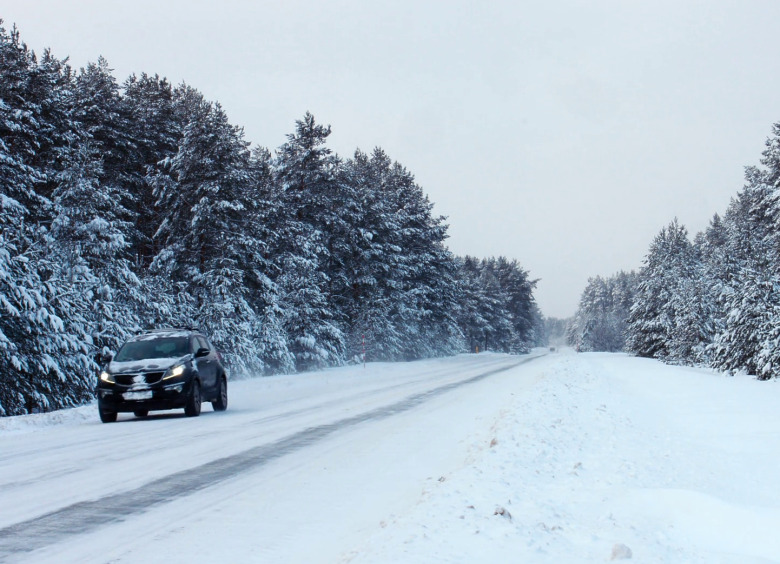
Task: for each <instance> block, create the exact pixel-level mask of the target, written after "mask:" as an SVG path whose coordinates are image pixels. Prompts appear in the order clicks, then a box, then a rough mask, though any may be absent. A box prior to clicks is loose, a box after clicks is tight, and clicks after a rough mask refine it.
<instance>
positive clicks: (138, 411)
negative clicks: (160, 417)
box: [133, 409, 149, 417]
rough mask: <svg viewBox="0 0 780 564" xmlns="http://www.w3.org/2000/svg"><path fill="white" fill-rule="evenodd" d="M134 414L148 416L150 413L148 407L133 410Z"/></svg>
mask: <svg viewBox="0 0 780 564" xmlns="http://www.w3.org/2000/svg"><path fill="white" fill-rule="evenodd" d="M133 415H135V416H136V417H146V416H147V415H149V410H148V409H136V410H135V411H133Z"/></svg>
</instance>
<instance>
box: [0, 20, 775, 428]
mask: <svg viewBox="0 0 780 564" xmlns="http://www.w3.org/2000/svg"><path fill="white" fill-rule="evenodd" d="M291 125H293V126H294V127H293V131H292V133H290V134H289V135H288V136H287V139H286V140H283V143H282V144H281V146H279V147H277V148H276V149H274V150H269V149H266V148H263V147H259V146H257V147H253V146H251V145H250V143H249V142H248V141H247V140H246V139H245V138H244V134H243V130H242V128H241V127H239V126H237V125H234V124H232V123H230V121H229V120H228V117H227V115H226V113H225V111H224V110H223V109H222V108H221V107H220V105H219V104H218V103H215V102H211V101H209V100H206V99H205V98H204V97H203V95H202V94H201V93H200V92H199V91H198V90H197V89H195V88H193V87H191V86H189V85H186V84H181V85H179V86H173V85H171V84H170V83H169V82H168V81H167V80H166V79H165V78H162V77H159V76H157V75H147V74H142V75H141V76H135V75H133V76H130V77H129V78H127V79H126V80H124V82H119V81H118V80H117V79H116V78H115V77H114V76H113V74H112V70H111V69H110V68H109V64H108V62H107V61H105V60H104V59H102V58H98V59H97V62H95V63H90V64H88V65H87V66H86V67H85V68H81V69H79V70H78V71H77V70H75V69H73V68H71V67H70V65H69V64H68V62H67V60H62V59H58V58H56V57H55V56H54V55H53V54H52V53H51V52H50V51H48V50H47V51H43V52H42V53H41V54H40V55H38V54H36V53H35V52H34V51H33V50H32V49H30V48H28V47H27V46H26V45H25V44H24V42H23V41H22V39H21V38H20V35H19V32H18V31H17V30H16V29H15V28H14V29H11V30H7V29H4V28H0V416H9V415H17V414H24V413H33V412H40V411H49V410H53V409H57V408H61V407H67V406H73V405H78V404H80V403H84V402H87V401H90V400H92V399H93V397H94V396H93V393H94V385H95V374H96V370H97V368H98V367H97V365H96V364H95V361H94V355H95V353H96V352H100V351H116V350H117V348H118V347H119V346H120V345H121V343H122V342H123V340H124V339H125V338H126V337H127V336H128V335H131V334H133V333H134V332H137V331H138V330H141V329H144V328H151V327H183V326H194V327H198V328H200V329H201V330H203V331H204V332H205V333H206V334H208V335H209V336H210V337H211V339H212V341H213V342H214V344H215V345H216V347H217V348H218V349H219V350H220V351H221V352H222V354H223V357H224V358H225V361H226V364H227V366H228V368H229V370H230V373H231V376H234V377H236V376H241V375H261V374H274V373H291V372H296V371H302V370H311V369H317V368H323V367H328V366H334V365H340V364H344V363H348V362H358V361H359V360H360V359H362V355H363V353H364V352H365V355H366V357H367V358H368V359H369V360H382V361H395V360H412V359H419V358H425V357H433V356H441V355H451V354H455V353H459V352H467V351H470V350H471V351H474V350H476V349H477V347H479V349H480V350H484V349H488V350H495V351H503V352H510V353H523V352H526V351H528V350H529V348H530V347H532V346H534V345H536V344H539V343H542V342H543V340H544V324H543V322H542V316H541V314H540V312H539V310H538V307H537V305H536V302H535V300H534V295H533V292H534V288H535V284H536V281H535V280H533V279H531V278H530V277H529V273H528V272H527V271H526V270H524V269H523V268H522V267H521V266H520V265H519V264H518V262H517V261H516V260H508V259H505V258H501V257H499V258H484V259H483V258H474V257H458V256H454V255H453V254H452V253H451V252H450V251H449V250H448V248H447V246H446V245H445V241H446V239H447V229H448V226H447V224H446V223H445V218H444V217H439V216H436V215H435V214H434V213H433V204H432V203H431V202H430V201H429V200H428V198H427V196H426V195H425V193H424V191H423V189H422V187H420V186H419V185H418V184H416V182H415V179H414V176H413V174H412V173H411V172H410V171H408V170H407V169H406V168H404V166H403V165H401V164H399V163H398V162H395V161H394V160H393V159H392V158H391V157H390V156H389V155H387V154H386V153H385V152H384V151H383V150H382V149H380V148H376V149H374V150H372V151H371V152H369V153H364V152H361V151H360V150H358V151H356V152H355V153H354V154H353V155H352V156H351V157H349V158H344V157H341V156H339V155H336V154H335V153H334V152H333V151H331V150H330V149H329V148H328V146H327V141H328V136H329V134H330V131H331V130H330V127H329V126H324V125H322V124H320V123H318V122H317V121H315V119H314V117H313V116H312V115H310V114H309V113H306V114H305V115H303V117H302V118H301V119H300V120H299V121H297V122H295V123H294V124H291ZM280 141H282V140H280ZM756 175H757V176H756V179H757V180H758V177H759V176H760V175H759V174H758V172H756ZM775 182H777V177H775ZM775 186H776V184H775ZM751 194H753V192H751ZM761 194H765V193H764V192H761ZM765 195H766V197H767V198H769V196H770V194H769V193H768V192H767V193H766V194H765ZM758 196H759V193H758V192H756V197H758ZM752 201H753V200H751V201H750V202H748V201H745V202H744V203H741V204H739V205H736V204H735V210H734V212H733V213H732V215H734V214H736V213H738V212H739V213H742V212H743V211H744V212H745V213H752V212H751V211H750V210H751V209H752V208H750V205H752ZM751 217H753V216H751ZM754 220H755V221H756V222H759V221H761V222H770V223H762V225H764V224H765V225H766V228H767V230H768V232H769V233H771V231H772V230H771V219H770V218H769V216H766V217H765V216H761V217H759V216H758V215H756V216H755V219H754ZM733 221H734V218H733V217H731V216H727V218H726V220H724V221H723V222H719V223H718V224H717V225H713V227H712V232H711V233H708V234H707V235H706V236H703V238H702V241H701V243H700V245H701V246H702V249H701V250H698V247H696V248H694V247H691V245H690V244H688V246H687V247H685V250H684V251H683V250H680V251H679V252H685V253H689V254H690V255H691V256H696V257H699V258H698V259H697V260H698V262H697V263H696V264H697V265H700V266H696V267H695V268H694V267H693V266H690V265H687V266H684V267H683V266H681V267H680V272H681V273H682V272H683V271H684V272H685V273H689V274H686V275H687V276H689V277H690V280H689V281H688V282H686V281H685V280H688V279H685V280H682V279H681V281H680V287H681V288H684V290H685V291H686V292H702V293H705V290H706V291H709V290H711V289H713V288H705V287H704V285H703V284H697V283H696V281H697V280H703V279H699V278H695V277H694V274H697V275H698V274H699V273H700V272H702V273H706V274H707V276H713V277H716V276H726V274H727V273H732V272H736V270H735V269H739V268H740V267H744V268H743V271H744V272H751V273H754V274H752V275H751V276H752V278H750V281H749V284H751V286H750V288H751V292H752V293H751V294H750V296H751V297H750V300H751V301H750V302H749V303H750V304H751V305H753V306H756V307H759V306H762V307H764V308H771V307H777V305H776V304H777V300H776V299H775V301H774V302H772V301H771V299H772V298H776V297H777V296H778V291H777V290H776V289H773V288H774V287H773V286H771V284H772V280H774V278H772V277H771V275H770V274H769V271H768V270H765V271H758V270H755V269H756V268H758V265H757V264H754V263H750V267H748V264H744V265H743V263H742V262H735V263H734V264H731V263H728V264H726V263H720V262H717V260H716V259H717V257H723V256H727V257H728V258H729V260H734V261H738V259H739V260H741V258H742V257H743V256H744V257H747V256H753V255H751V254H750V253H751V251H750V248H748V247H744V248H741V250H742V251H743V252H744V254H743V255H735V254H734V251H733V250H732V249H731V247H730V245H732V244H735V243H734V242H733V241H731V240H730V239H729V233H728V229H730V228H731V225H732V223H733ZM751 221H753V219H751ZM675 229H678V228H677V227H675ZM740 241H742V240H740ZM660 244H661V243H659V245H660ZM747 244H748V243H747V242H746V241H745V242H744V245H747ZM750 244H762V245H767V246H771V245H772V242H771V241H769V240H766V241H765V240H761V241H759V240H758V239H751V240H750ZM775 248H776V245H775ZM705 251H706V252H705ZM676 252H678V250H677V249H676V247H675V249H674V250H673V251H672V250H669V251H664V258H663V260H673V259H674V260H677V259H678V258H679V259H680V260H685V257H687V256H688V255H687V254H686V255H685V256H683V255H680V256H679V257H677V255H674V254H672V253H676ZM697 253H698V254H697ZM767 258H769V257H767ZM659 260H660V259H659ZM771 264H775V263H771ZM765 266H767V268H768V267H769V263H767V265H765ZM648 268H649V267H648ZM659 268H661V267H659ZM749 268H752V269H753V270H750V269H749ZM696 269H698V270H696ZM689 271H690V272H689ZM675 272H677V271H675ZM740 272H741V271H740ZM761 272H765V273H766V275H765V276H764V275H762V274H761ZM652 273H653V271H650V270H649V269H648V271H647V273H646V274H643V275H642V276H641V279H642V282H641V285H640V288H643V289H642V290H641V291H643V292H647V293H648V295H649V293H651V292H653V291H655V290H653V288H654V286H652V285H651V283H650V282H649V281H648V277H649V276H651V275H652ZM746 283H748V282H747V281H746ZM767 284H769V286H768V285H767ZM728 287H729V286H728V284H726V283H724V290H723V292H721V293H720V294H718V296H712V298H711V299H710V295H709V294H707V299H708V300H710V301H706V302H702V307H713V308H715V306H716V304H720V303H721V302H720V301H718V300H721V301H722V300H729V299H732V301H733V300H735V299H736V297H734V296H736V294H728V292H727V291H726V288H728ZM684 301H685V302H686V303H689V302H688V301H687V299H685V300H684ZM669 307H677V306H673V305H671V304H670V305H669ZM720 311H725V310H723V309H721V310H720ZM729 311H730V310H729ZM763 311H764V312H765V313H768V311H769V310H766V309H765V310H763ZM675 312H677V310H675ZM697 313H701V312H699V311H687V310H686V311H685V312H683V311H682V310H680V312H679V315H688V316H691V315H696V314H697ZM658 315H661V313H659V314H658ZM663 315H667V313H663ZM715 319H716V320H717V322H718V323H720V324H721V325H722V326H723V327H732V326H737V325H739V324H740V323H741V322H742V320H743V318H742V317H734V316H732V315H722V316H721V317H716V318H715ZM631 323H632V324H633V325H632V326H636V327H639V325H638V324H639V322H638V321H634V320H632V321H631ZM649 323H651V321H649V320H648V321H647V324H649ZM713 330H714V326H712V327H711V326H710V325H707V324H703V325H701V326H698V325H697V326H696V328H695V331H693V332H691V334H690V335H688V334H686V335H684V336H683V335H681V336H680V338H685V339H688V340H686V341H685V343H687V344H686V345H685V347H687V348H684V351H689V352H690V353H691V354H699V353H700V351H704V349H702V347H701V346H700V345H701V343H702V342H703V341H701V339H705V338H706V337H707V336H708V335H711V334H712V332H711V331H713ZM738 334H739V333H738V332H733V335H734V336H733V339H737V338H738ZM775 334H778V331H777V330H775ZM697 339H699V340H697ZM632 343H636V344H635V345H634V346H636V347H637V349H638V350H639V352H642V353H645V352H648V351H649V352H651V353H652V354H655V353H656V352H658V353H659V354H660V352H659V351H662V352H663V354H668V355H671V354H678V353H680V351H683V349H680V348H679V347H677V345H675V346H674V347H673V346H671V345H665V346H664V347H663V348H662V349H661V348H658V346H660V345H655V344H654V343H655V341H652V342H651V341H650V340H649V339H640V338H639V333H637V336H636V337H634V338H633V340H632ZM733 344H736V341H735V342H734V343H733ZM754 344H755V349H756V350H763V349H761V347H763V346H764V343H763V342H762V343H759V342H756V343H754ZM731 345H732V341H728V342H727V341H726V340H723V341H722V342H721V343H720V345H719V346H720V347H721V348H720V349H718V351H720V350H721V349H723V350H726V349H725V348H728V347H729V346H731ZM653 347H655V348H653ZM724 347H725V348H724ZM684 351H683V352H684ZM702 354H704V353H703V352H702ZM713 357H714V358H719V359H720V358H723V359H724V360H723V362H726V360H725V359H726V358H729V359H730V357H729V356H728V355H726V354H724V353H721V352H716V353H714V354H713ZM757 362H764V363H765V362H766V361H765V360H761V361H757ZM762 366H763V364H762Z"/></svg>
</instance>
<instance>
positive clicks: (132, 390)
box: [97, 329, 228, 423]
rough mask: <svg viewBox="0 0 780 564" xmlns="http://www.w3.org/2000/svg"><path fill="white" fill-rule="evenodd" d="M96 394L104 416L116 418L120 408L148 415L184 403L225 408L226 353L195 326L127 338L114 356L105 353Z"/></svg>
mask: <svg viewBox="0 0 780 564" xmlns="http://www.w3.org/2000/svg"><path fill="white" fill-rule="evenodd" d="M98 361H99V363H100V364H101V365H103V368H102V370H101V372H100V375H99V376H98V383H97V397H98V409H99V410H100V420H101V421H102V422H103V423H111V422H114V421H116V417H117V413H118V412H132V413H134V414H135V415H136V417H146V416H147V415H148V414H149V411H154V410H158V409H176V408H181V407H183V408H184V413H185V415H187V416H188V417H197V416H198V415H200V404H201V403H202V402H204V401H210V402H211V405H212V406H213V407H214V411H224V410H226V409H227V402H228V397H227V375H226V373H225V368H224V367H223V366H222V357H221V356H220V354H219V353H218V352H217V351H216V350H215V349H214V347H213V346H212V345H211V343H209V340H208V339H207V338H206V337H204V336H203V335H202V334H200V333H198V332H197V331H192V330H189V329H160V330H155V331H148V332H146V333H143V334H141V335H136V336H135V337H132V338H131V339H129V340H128V341H127V342H126V343H125V344H124V345H122V347H121V348H120V349H119V351H118V352H117V353H116V356H114V357H111V355H107V356H101V357H99V359H98Z"/></svg>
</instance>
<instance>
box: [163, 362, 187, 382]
mask: <svg viewBox="0 0 780 564" xmlns="http://www.w3.org/2000/svg"><path fill="white" fill-rule="evenodd" d="M182 374H184V365H183V364H177V365H176V366H171V367H170V368H169V369H168V371H167V372H166V373H165V376H163V380H167V379H168V378H178V377H179V376H181V375H182Z"/></svg>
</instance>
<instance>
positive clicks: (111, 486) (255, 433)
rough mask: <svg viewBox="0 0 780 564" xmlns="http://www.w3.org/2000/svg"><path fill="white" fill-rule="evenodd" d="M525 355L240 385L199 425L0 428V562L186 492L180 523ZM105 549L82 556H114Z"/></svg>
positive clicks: (125, 421)
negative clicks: (216, 495) (217, 492)
mask: <svg viewBox="0 0 780 564" xmlns="http://www.w3.org/2000/svg"><path fill="white" fill-rule="evenodd" d="M530 360H532V358H528V357H506V356H492V355H481V356H463V357H458V358H457V359H444V360H437V361H429V362H422V363H414V364H405V365H381V364H374V365H370V366H369V368H368V369H366V370H364V369H363V368H359V367H352V368H348V369H341V370H337V371H325V372H322V373H318V374H309V375H303V376H300V377H284V378H269V379H261V380H256V381H249V382H237V383H234V384H233V385H232V386H231V390H230V396H231V397H230V401H231V406H230V409H229V410H228V412H226V413H220V414H217V413H210V412H209V413H204V416H202V417H201V418H199V419H195V420H192V419H185V418H183V417H181V416H180V414H179V413H176V414H175V415H171V414H164V415H156V416H155V415H153V416H151V417H149V418H147V420H144V421H142V420H136V419H134V418H133V417H131V416H125V417H123V418H121V419H120V422H119V423H117V424H113V425H100V424H99V423H97V422H96V420H94V418H93V417H89V415H90V414H89V413H86V414H85V415H86V418H87V419H86V420H85V421H83V422H80V424H73V423H75V422H78V419H75V420H73V421H70V423H71V424H67V425H62V426H51V427H48V428H46V429H44V430H38V431H37V432H35V433H9V434H8V435H7V436H2V435H0V507H3V508H7V509H6V510H3V511H2V512H0V559H9V560H10V561H13V560H14V559H15V558H19V559H26V558H28V557H30V554H31V553H32V554H34V555H35V558H36V559H38V558H40V559H45V558H46V553H47V549H52V550H53V552H52V554H54V555H58V556H57V557H61V550H60V547H59V546H58V545H60V544H62V542H63V541H65V542H72V541H73V539H74V538H81V537H82V536H83V535H85V534H93V533H94V534H96V535H100V534H101V531H102V530H103V529H105V528H106V527H107V525H110V524H115V523H117V524H119V525H118V526H119V527H120V528H121V523H125V522H128V521H130V520H137V519H141V520H142V519H143V514H147V513H148V512H149V511H150V510H151V509H153V508H155V507H157V506H159V505H162V504H165V503H169V502H171V501H173V500H178V499H180V498H183V497H187V498H189V499H188V500H187V502H186V503H185V504H184V505H183V507H184V508H185V513H184V514H183V515H180V516H179V517H178V518H179V519H185V520H186V519H188V518H189V517H190V516H189V515H188V514H187V512H189V511H192V510H193V509H195V510H198V511H203V510H204V509H205V510H206V511H208V507H209V505H210V501H208V500H204V501H202V502H201V501H200V500H199V496H198V492H199V491H200V490H203V489H204V488H210V487H212V488H213V487H214V486H216V485H217V484H220V483H222V482H225V481H226V480H230V479H233V478H238V479H240V478H242V477H243V479H249V480H251V479H252V478H251V477H244V476H243V475H245V474H248V473H250V472H252V471H257V470H258V469H261V468H263V467H265V466H267V465H268V464H269V463H271V462H273V461H277V460H278V459H282V458H289V456H290V455H291V454H294V453H298V452H299V451H305V450H307V449H312V448H314V447H316V446H317V445H319V444H320V443H322V442H323V441H324V440H325V439H327V438H329V437H331V436H332V435H335V434H343V433H344V432H345V431H348V430H350V429H351V428H353V427H358V426H362V425H371V424H375V423H377V422H381V421H382V420H386V419H388V418H392V417H395V416H398V415H399V414H402V413H404V412H408V411H412V410H418V411H419V412H420V413H425V409H424V404H426V403H428V402H430V401H431V400H433V399H434V398H436V397H438V396H441V395H443V394H446V393H449V392H453V391H455V390H457V389H459V388H461V387H463V386H469V385H474V384H476V383H477V382H480V381H482V380H484V379H486V378H489V377H491V376H494V375H497V374H499V373H501V372H504V371H507V370H509V369H513V368H515V367H517V366H518V365H520V364H523V363H526V362H528V361H530ZM76 411H84V410H76ZM206 411H208V410H206ZM420 426H421V430H422V429H423V428H424V426H425V423H424V422H420ZM304 456H305V455H304ZM206 497H208V496H206ZM204 517H205V518H208V515H205V516H204ZM132 526H133V527H134V526H135V525H132ZM119 535H120V538H121V536H122V534H121V533H119ZM130 537H131V538H132V539H133V540H134V541H135V542H139V540H138V539H137V537H136V535H135V533H131V534H130ZM140 542H141V543H144V542H145V541H144V540H141V541H140ZM76 544H77V545H82V543H81V542H79V541H77V543H76ZM98 546H99V547H101V548H99V549H98V550H97V551H96V552H95V553H94V554H92V553H90V552H87V553H86V554H83V555H79V556H78V559H79V560H81V559H82V558H87V559H89V558H95V559H96V561H101V560H102V559H103V558H107V556H106V555H105V554H101V553H100V552H101V550H103V549H102V546H103V544H102V543H100V544H99V545H98ZM74 557H76V555H75V554H74Z"/></svg>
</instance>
